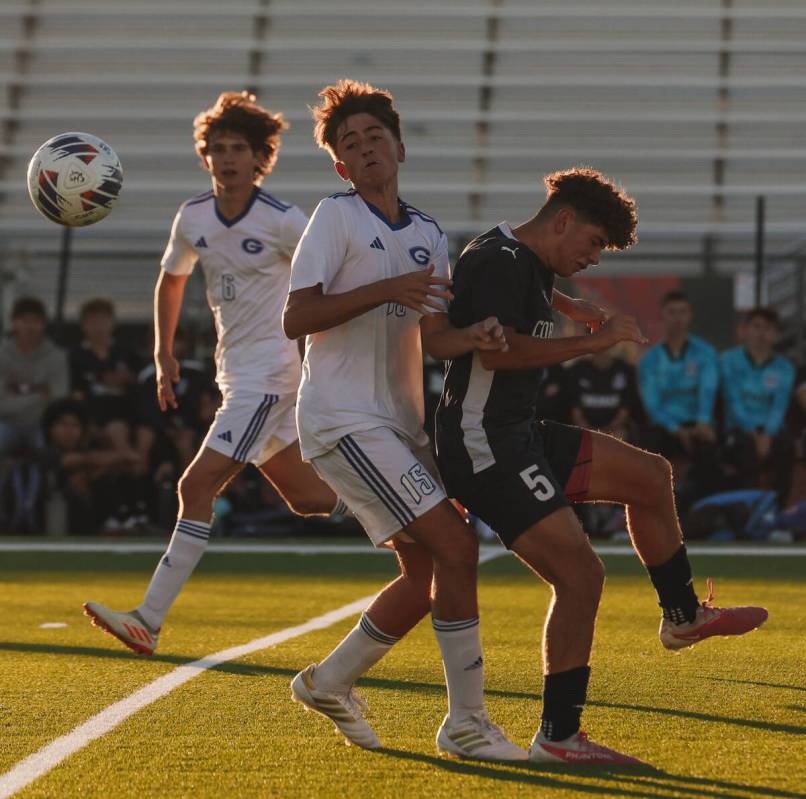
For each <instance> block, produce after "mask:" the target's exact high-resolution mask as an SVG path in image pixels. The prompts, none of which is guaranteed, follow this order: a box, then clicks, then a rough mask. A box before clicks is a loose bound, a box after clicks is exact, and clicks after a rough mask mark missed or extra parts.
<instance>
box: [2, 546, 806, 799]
mask: <svg viewBox="0 0 806 799" xmlns="http://www.w3.org/2000/svg"><path fill="white" fill-rule="evenodd" d="M155 560H156V556H155V555H150V554H137V555H116V554H108V553H94V554H81V553H76V554H65V553H3V554H2V561H1V562H0V563H1V565H0V600H1V601H2V603H3V608H4V617H5V618H4V624H3V635H2V641H0V731H2V734H0V774H2V773H4V772H6V771H7V770H8V769H10V768H11V767H12V766H14V765H15V764H16V763H17V762H19V761H20V760H22V759H23V758H25V757H26V756H28V755H29V754H31V753H33V752H35V751H36V750H37V749H39V748H40V747H41V746H42V745H44V744H46V743H48V742H49V741H51V740H52V739H54V738H56V737H58V736H59V735H62V734H65V733H67V732H69V731H70V730H72V729H73V728H74V727H75V726H76V725H78V724H80V723H81V722H82V721H85V720H86V719H87V718H89V717H90V716H92V715H93V714H95V713H97V712H98V711H100V710H102V709H103V708H105V707H106V706H108V705H109V704H111V703H112V702H115V701H117V700H119V699H122V698H124V697H126V696H127V695H128V694H130V693H131V692H132V691H134V690H136V689H137V688H139V687H142V686H143V685H145V684H147V683H148V682H150V681H152V680H153V679H155V678H157V677H159V676H160V675H162V674H166V673H167V672H169V671H171V670H172V669H174V668H175V667H176V666H177V665H179V664H182V663H185V662H188V661H192V660H195V659H197V658H200V657H203V656H204V655H206V654H210V653H213V652H217V651H219V650H222V649H225V648H227V647H230V646H234V645H237V644H242V643H245V642H247V641H250V640H252V639H255V638H259V637H262V636H264V635H266V634H267V633H269V632H272V631H276V630H281V629H284V628H287V627H290V626H293V625H296V624H299V623H301V622H303V621H305V620H307V619H309V618H311V617H314V616H318V615H320V614H322V613H323V612H325V611H327V610H331V609H334V608H337V607H340V606H342V605H344V604H347V603H348V602H350V601H352V600H354V599H356V598H358V597H362V596H366V595H369V594H371V593H373V592H374V591H375V590H377V589H378V588H379V587H380V586H381V585H383V583H384V581H385V580H386V579H388V578H390V577H391V576H393V574H394V573H395V566H394V561H393V559H392V558H391V557H384V556H372V555H333V554H328V555H313V554H312V555H302V556H301V555H278V554H272V555H259V554H250V555H222V554H215V553H212V552H210V553H208V554H207V555H206V556H205V558H204V559H203V561H202V563H201V565H200V567H199V568H198V570H197V572H196V574H194V576H193V578H192V580H191V582H190V583H189V584H188V586H187V588H186V590H185V592H184V593H183V594H182V596H181V597H180V599H179V601H178V602H177V604H176V606H175V608H174V610H173V611H172V613H171V614H170V616H169V618H168V621H167V623H166V625H165V627H164V631H163V634H162V635H161V639H160V645H159V649H158V651H157V654H156V655H155V656H154V657H153V658H143V657H138V656H135V655H133V654H130V653H129V652H128V650H125V649H124V648H123V647H122V646H121V645H120V644H118V642H116V641H115V640H114V639H112V638H111V637H109V636H106V635H103V634H102V633H101V632H100V631H99V630H98V629H97V628H94V627H92V626H90V624H89V622H88V620H87V619H86V618H84V617H83V616H82V615H81V603H82V602H83V601H86V600H87V599H94V600H98V601H101V602H104V603H105V604H107V605H109V606H110V607H115V608H121V609H126V608H130V607H133V606H135V605H136V604H137V603H138V602H139V600H140V598H141V596H142V592H143V590H144V588H145V585H146V583H147V580H148V578H149V576H150V573H151V571H152V569H153V566H154V562H155ZM692 560H693V564H694V567H695V572H696V573H697V574H698V575H699V579H698V583H697V585H698V588H699V589H700V593H701V594H704V592H705V586H704V579H703V578H704V577H705V576H706V575H711V576H713V577H714V580H715V587H716V603H717V604H749V603H754V604H755V603H758V604H763V605H765V606H766V607H767V608H768V609H769V610H770V620H769V621H768V622H767V624H766V625H765V626H764V627H763V628H762V629H761V630H759V631H757V632H754V633H752V634H750V635H749V636H747V637H745V638H740V639H716V640H711V641H707V642H704V643H703V644H700V645H698V646H697V647H695V648H693V649H689V650H684V651H682V652H680V653H674V654H673V653H669V652H666V651H665V650H663V649H662V648H661V646H660V644H659V643H658V639H657V624H658V609H657V606H656V604H655V597H654V593H653V591H652V590H651V587H650V585H649V582H648V580H647V578H646V576H645V574H644V573H643V571H642V569H641V567H640V566H639V565H638V564H637V563H636V561H635V560H634V558H628V557H612V556H607V557H605V562H606V566H607V571H608V581H607V585H606V588H605V595H604V598H603V602H602V606H601V610H600V615H599V621H598V625H597V633H596V639H595V643H594V652H593V660H592V668H593V672H592V678H591V685H590V690H589V703H588V707H587V709H586V711H585V713H584V715H583V725H584V727H585V728H586V729H587V730H588V732H589V733H590V735H591V737H592V738H593V739H594V740H598V741H601V742H602V743H606V744H608V745H610V746H614V747H616V748H619V749H622V750H623V751H626V752H628V753H630V754H632V755H635V756H637V757H639V758H641V759H642V760H644V761H646V762H647V763H650V764H651V767H647V768H638V769H623V768H622V769H609V770H608V769H583V768H573V769H572V768H568V767H562V766H558V767H550V768H546V767H536V766H528V765H497V764H496V765H493V764H481V763H474V762H471V761H457V760H450V759H444V758H440V757H438V756H437V755H436V752H435V749H434V734H435V733H436V730H437V727H438V726H439V723H440V721H441V719H442V715H443V714H444V712H445V706H446V700H445V691H444V686H443V677H442V668H441V664H440V661H439V657H438V650H437V647H436V643H435V641H434V637H433V633H432V631H431V629H430V625H429V624H427V623H422V624H420V625H419V626H418V627H417V628H416V629H415V630H414V631H413V633H412V634H411V635H410V636H408V637H407V639H406V640H404V641H403V642H402V643H401V644H399V645H397V646H396V647H395V648H394V649H393V650H392V652H391V653H390V654H389V655H388V656H387V657H386V658H385V659H384V660H383V661H381V663H380V664H379V665H378V666H377V667H376V668H374V669H373V670H372V671H371V672H370V673H369V675H368V676H367V677H366V678H364V679H363V680H361V681H360V682H359V686H358V688H359V690H360V691H361V692H362V693H363V694H364V695H365V697H366V699H367V700H368V701H369V703H370V707H371V709H372V717H371V719H370V721H371V723H372V725H373V727H374V728H375V730H376V732H377V733H378V735H379V737H380V738H381V740H382V742H383V744H384V748H383V749H382V750H380V751H377V752H366V751H363V750H360V749H358V748H356V747H350V748H347V747H345V746H344V745H343V742H342V739H341V737H340V736H336V735H334V734H333V732H332V725H331V724H330V723H328V722H327V721H326V720H324V719H323V718H321V717H320V716H315V715H313V714H307V713H304V712H302V710H301V708H300V706H299V705H294V704H292V703H291V701H290V698H289V689H288V683H289V681H290V679H291V677H292V676H293V675H294V673H296V671H298V670H299V669H300V668H302V667H304V666H306V665H307V664H308V663H310V662H313V661H315V660H317V658H319V657H321V656H322V655H324V654H326V653H327V651H329V649H330V648H331V647H332V646H333V645H334V644H335V643H336V642H337V641H338V640H339V639H340V638H341V637H342V636H343V635H344V634H345V633H346V632H347V631H348V630H349V629H350V628H351V627H352V625H353V624H354V623H355V618H354V617H353V618H348V619H345V620H344V621H341V622H338V623H336V624H334V625H333V626H331V627H329V628H327V629H324V630H321V631H317V632H312V633H309V634H306V635H304V636H301V637H298V638H294V639H292V640H289V641H287V642H285V643H283V644H280V645H278V646H275V647H272V648H270V649H264V650H261V651H258V652H255V653H253V654H251V655H248V656H246V657H244V658H241V659H239V660H235V661H232V662H229V663H227V664H224V665H222V666H219V667H217V668H215V669H212V670H209V671H206V672H204V673H203V674H201V675H200V676H199V677H197V678H195V679H193V680H191V681H190V682H188V683H186V684H185V685H183V686H181V687H179V688H178V689H176V690H175V691H174V692H172V693H170V694H168V695H167V696H165V697H163V698H161V699H159V700H158V701H156V702H155V703H153V704H151V705H149V706H148V707H145V708H144V709H142V710H140V711H138V712H137V713H135V714H134V715H133V716H131V717H130V718H128V719H127V720H125V721H124V722H123V723H122V724H120V725H119V726H118V727H116V728H115V729H113V730H111V731H110V732H109V733H107V734H106V735H104V736H103V737H101V738H99V739H98V740H96V741H93V742H92V743H90V744H89V745H88V746H87V747H86V748H84V749H82V750H80V751H78V752H77V753H75V754H74V755H72V756H71V757H69V758H68V759H66V760H65V761H64V762H62V763H61V764H60V765H58V766H56V767H55V768H54V769H53V770H52V771H50V772H49V773H48V774H46V775H45V776H43V777H41V778H39V779H37V780H36V781H35V782H33V783H32V784H31V785H30V786H28V787H27V788H25V789H23V790H22V791H21V792H20V793H19V796H21V797H73V796H76V797H111V796H114V797H150V796H155V797H156V796H159V797H224V796H226V797H229V796H235V797H240V796H244V797H252V796H267V797H268V796H278V797H313V796H318V797H331V796H333V797H336V796H345V797H347V796H349V797H368V798H369V797H371V798H372V799H379V797H387V796H388V797H397V796H406V797H420V796H422V797H451V799H456V797H464V796H483V795H490V794H493V793H494V794H495V795H496V799H497V797H509V796H524V795H537V794H538V793H540V792H541V791H543V792H545V793H546V794H547V795H549V794H550V795H551V796H557V797H571V796H575V797H582V796H619V797H620V796H625V797H672V796H680V797H784V798H786V799H789V798H790V797H800V796H803V795H804V790H806V766H804V761H803V757H802V748H803V735H804V733H806V676H805V674H806V654H805V651H806V648H805V647H804V630H806V594H805V593H804V590H803V585H804V574H806V559H804V558H801V557H763V558H748V557H728V556H720V557H694V558H693V559H692ZM479 596H480V605H481V618H482V638H483V642H484V648H485V674H486V685H487V696H488V699H487V703H488V707H489V710H490V713H491V716H492V717H493V719H494V720H495V721H496V722H498V723H500V724H501V725H502V726H504V727H505V728H506V729H507V731H508V732H509V734H510V736H511V737H512V738H513V739H514V740H516V741H517V742H518V743H520V744H521V745H524V746H526V745H528V742H529V739H530V738H531V736H532V734H533V733H534V730H535V728H536V726H537V722H538V718H539V712H540V703H539V692H540V688H541V678H540V666H539V660H538V653H539V639H540V632H541V627H542V622H543V617H544V614H545V610H546V606H547V603H548V598H549V594H548V591H547V589H546V588H545V587H544V586H543V585H542V584H541V583H539V582H538V581H537V579H536V578H534V577H533V576H532V575H530V574H529V573H528V572H527V571H526V570H525V569H524V568H523V567H522V566H520V565H519V564H517V563H516V562H515V561H514V560H513V559H511V558H509V557H505V558H500V559H497V560H493V561H491V562H490V563H487V564H485V565H483V566H482V567H481V578H480V593H479ZM54 622H55V623H65V624H67V626H66V627H57V628H41V627H40V625H41V624H43V623H54Z"/></svg>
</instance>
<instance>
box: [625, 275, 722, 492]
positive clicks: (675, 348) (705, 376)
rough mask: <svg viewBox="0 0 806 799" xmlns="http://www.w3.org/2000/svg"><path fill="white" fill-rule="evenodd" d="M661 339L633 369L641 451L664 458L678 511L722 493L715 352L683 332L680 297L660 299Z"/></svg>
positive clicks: (686, 316)
mask: <svg viewBox="0 0 806 799" xmlns="http://www.w3.org/2000/svg"><path fill="white" fill-rule="evenodd" d="M660 311H661V322H662V324H663V330H664V338H663V340H662V341H659V342H658V343H657V344H655V345H654V346H653V347H650V348H649V349H648V350H647V351H646V352H645V353H644V356H643V357H642V358H641V360H640V362H639V364H638V380H639V387H640V391H641V399H642V401H643V404H644V409H645V410H646V414H647V416H648V421H649V428H648V429H647V430H646V431H644V434H643V435H642V439H643V444H644V446H645V447H646V448H647V449H650V450H652V451H653V452H658V453H660V454H661V455H664V456H665V457H667V458H668V459H669V460H670V461H671V462H672V464H673V466H675V468H676V471H677V470H680V469H681V466H688V467H690V468H688V470H687V472H686V474H685V476H683V474H682V473H678V475H677V477H678V479H677V485H678V502H680V503H682V504H683V505H684V506H685V505H687V504H689V503H690V502H693V501H694V500H696V499H698V498H699V497H701V496H705V495H707V494H711V493H714V492H716V491H719V490H721V489H722V488H723V487H724V477H723V472H722V469H721V467H720V464H719V450H718V447H717V440H716V432H715V429H714V405H715V401H716V392H717V387H718V385H719V363H718V359H717V353H716V350H715V349H714V348H713V347H712V346H711V345H710V344H708V343H707V342H706V341H704V340H703V339H701V338H699V337H698V336H694V335H692V334H691V333H690V332H689V328H690V326H691V321H692V312H691V303H690V302H689V300H688V297H686V295H685V294H684V293H683V292H681V291H671V292H668V293H667V294H665V295H664V297H663V298H662V299H661V309H660Z"/></svg>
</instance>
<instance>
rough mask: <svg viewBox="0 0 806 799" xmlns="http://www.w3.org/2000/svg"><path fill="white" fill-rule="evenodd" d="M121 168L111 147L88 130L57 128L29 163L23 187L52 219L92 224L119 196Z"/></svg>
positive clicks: (98, 219)
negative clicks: (72, 131)
mask: <svg viewBox="0 0 806 799" xmlns="http://www.w3.org/2000/svg"><path fill="white" fill-rule="evenodd" d="M122 185H123V169H122V168H121V166H120V161H119V160H118V157H117V155H115V151H114V150H113V149H112V148H111V147H110V146H109V145H108V144H106V142H103V141H101V140H100V139H99V138H98V137H97V136H92V135H91V134H89V133H62V134H60V135H59V136H54V137H53V138H52V139H49V140H48V141H46V142H45V143H44V144H43V145H42V146H41V147H40V148H39V149H38V150H37V151H36V152H35V153H34V156H33V158H32V159H31V163H30V164H28V193H29V194H30V195H31V200H32V201H33V204H34V207H35V208H36V210H37V211H39V213H40V214H42V216H44V217H46V218H47V219H50V221H51V222H58V223H59V224H60V225H68V226H69V227H83V226H84V225H92V224H94V223H95V222H98V221H100V220H101V219H103V218H104V217H105V216H106V215H107V214H108V213H109V212H110V211H111V210H112V208H113V207H114V205H115V203H116V202H117V201H118V195H119V194H120V189H121V186H122Z"/></svg>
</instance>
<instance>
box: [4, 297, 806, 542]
mask: <svg viewBox="0 0 806 799" xmlns="http://www.w3.org/2000/svg"><path fill="white" fill-rule="evenodd" d="M659 314H660V319H661V321H662V325H663V331H664V335H663V338H662V340H661V341H659V342H657V343H656V344H654V345H653V346H652V347H650V348H649V349H647V350H646V351H645V352H644V353H643V354H642V355H641V356H640V358H638V360H637V363H633V362H632V360H634V359H630V358H628V357H625V354H624V353H619V352H618V351H608V352H602V353H599V354H597V355H595V356H591V357H586V358H581V359H578V360H576V361H574V362H571V363H569V364H565V365H562V366H560V365H557V366H554V367H552V368H550V369H549V370H548V374H547V377H546V380H545V381H544V383H543V386H542V397H541V411H540V415H541V417H542V418H548V419H553V420H555V421H559V422H565V423H568V424H575V425H580V426H584V427H590V428H593V429H596V430H602V431H604V432H608V433H611V434H613V435H616V436H618V437H619V438H622V439H624V440H625V441H628V442H630V443H633V444H636V445H638V446H641V447H645V448H647V449H650V450H652V451H654V452H658V453H660V454H662V455H664V456H665V457H667V458H668V459H669V460H670V462H671V463H672V465H673V468H674V472H675V478H676V486H677V502H678V510H679V511H680V513H681V516H682V517H683V518H684V519H685V517H686V514H687V513H688V512H689V511H690V509H692V508H696V507H697V503H698V502H700V501H702V500H703V498H705V497H709V496H713V495H718V494H720V492H727V491H738V490H747V489H763V490H765V491H766V493H767V494H768V495H770V496H774V498H775V500H776V505H777V507H778V508H781V509H782V508H784V507H785V506H786V505H787V503H791V502H792V501H793V499H794V500H797V499H803V497H799V496H797V491H795V492H793V490H792V488H793V473H794V469H795V464H796V463H797V462H798V461H803V460H804V459H805V458H806V367H804V365H801V366H800V368H799V369H798V368H797V367H796V365H795V364H793V363H792V362H791V361H790V360H789V359H787V358H786V357H784V356H782V355H780V354H778V353H777V352H776V350H775V345H776V341H777V337H778V333H779V330H778V319H777V316H776V314H775V312H774V311H772V310H770V309H767V308H756V309H753V310H751V311H749V312H747V313H745V314H743V317H742V320H741V324H740V325H739V327H738V331H737V332H738V335H737V338H738V340H737V344H736V346H735V347H733V348H731V349H728V350H726V351H724V352H721V353H719V352H717V351H716V349H715V348H714V347H712V346H711V345H710V344H709V343H708V342H706V341H704V340H703V339H701V338H699V337H698V336H695V335H693V334H692V333H691V332H690V327H691V325H692V321H693V320H692V309H691V304H690V302H689V300H688V298H687V297H686V296H685V295H684V294H683V293H681V292H672V293H669V294H667V295H666V296H665V297H664V298H663V300H662V302H661V307H660V309H659ZM79 325H80V341H79V342H78V343H77V344H76V345H75V346H72V347H69V348H67V349H63V348H61V347H59V346H57V345H56V344H55V343H54V342H53V341H52V340H51V339H50V338H49V336H48V334H47V329H48V319H47V314H46V310H45V306H44V304H43V303H42V302H41V301H40V300H38V299H36V298H32V297H25V298H20V299H18V300H17V301H16V303H15V304H14V306H13V309H12V312H11V325H10V328H11V330H10V335H9V336H8V337H7V338H6V339H5V340H4V341H3V342H2V344H0V375H1V376H2V382H1V383H0V531H2V532H3V533H11V534H25V533H36V532H41V531H45V532H47V533H48V534H51V535H66V534H89V533H93V532H106V533H113V532H116V531H126V530H136V529H158V530H169V529H170V528H171V527H172V525H173V522H174V520H175V517H176V511H177V507H176V496H175V487H176V482H177V480H178V477H179V475H181V473H182V471H183V470H184V469H185V467H186V466H187V465H188V464H189V463H190V461H191V459H192V458H193V456H194V454H195V452H196V451H197V449H198V447H199V444H200V443H201V441H202V440H203V438H204V435H205V433H206V432H207V428H208V426H209V424H210V422H211V421H212V419H213V416H214V415H215V411H216V409H217V407H218V403H219V401H220V397H219V393H218V390H217V388H216V385H215V381H214V374H213V363H212V359H210V358H208V359H205V360H204V361H198V360H194V359H193V358H191V357H188V352H187V341H186V339H185V336H184V335H183V333H182V331H181V329H180V330H179V331H178V332H177V336H176V343H175V355H176V357H177V359H178V360H179V361H180V365H181V371H180V380H179V383H178V384H177V386H176V388H175V391H176V396H177V399H178V408H177V409H176V410H169V411H168V412H166V413H162V412H161V411H160V409H159V406H158V404H157V400H156V387H155V370H154V365H153V363H152V362H151V360H150V356H149V354H147V353H142V352H137V351H136V349H130V348H127V347H126V346H124V345H123V344H122V343H120V342H119V340H118V338H117V337H116V322H115V308H114V306H113V304H112V303H111V302H110V301H108V300H106V299H100V298H99V299H93V300H90V301H88V302H87V303H85V304H84V305H83V307H82V308H81V311H80V318H79ZM441 385H442V376H441V365H440V364H431V365H430V366H429V367H428V368H427V369H426V397H427V400H428V404H429V405H431V406H432V407H433V405H435V404H436V400H437V399H438V396H439V391H440V390H441ZM427 416H428V417H429V418H430V417H431V414H430V412H429V413H427ZM249 471H250V470H246V471H245V472H244V473H243V475H242V476H241V477H240V478H238V479H237V480H236V481H234V482H233V483H232V484H230V485H229V486H228V487H227V491H226V492H225V494H224V495H223V496H222V497H220V498H219V500H217V507H216V515H217V516H218V517H219V518H220V519H224V518H227V517H228V518H230V520H233V519H237V518H238V513H237V512H238V511H240V512H241V517H242V518H244V519H253V520H255V524H257V526H258V527H259V526H260V520H261V519H269V518H270V517H271V514H272V513H279V514H280V515H281V516H283V518H285V519H287V518H288V517H287V514H286V513H285V511H284V508H283V507H282V503H281V501H280V500H279V498H278V497H276V496H272V495H271V490H270V489H269V488H268V487H267V486H266V483H265V481H259V480H257V479H250V476H249ZM579 508H580V513H581V515H582V516H583V521H584V522H585V526H586V529H587V530H588V531H589V532H590V533H591V534H592V535H611V534H613V533H617V532H619V531H623V529H624V527H625V523H624V518H623V510H622V509H620V508H619V507H617V506H606V505H585V506H579ZM247 527H248V524H247Z"/></svg>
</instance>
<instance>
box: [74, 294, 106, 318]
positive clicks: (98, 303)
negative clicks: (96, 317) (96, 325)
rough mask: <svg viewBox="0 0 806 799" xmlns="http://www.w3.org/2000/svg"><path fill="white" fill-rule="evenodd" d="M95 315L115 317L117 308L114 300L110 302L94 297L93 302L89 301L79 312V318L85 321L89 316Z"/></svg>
mask: <svg viewBox="0 0 806 799" xmlns="http://www.w3.org/2000/svg"><path fill="white" fill-rule="evenodd" d="M94 313H102V314H106V315H107V316H114V315H115V306H114V304H113V303H112V300H108V299H106V297H93V298H92V299H91V300H87V301H86V302H85V303H84V304H83V305H82V306H81V310H80V311H79V312H78V318H79V319H81V320H84V319H85V318H86V317H87V316H89V315H90V314H94Z"/></svg>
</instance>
